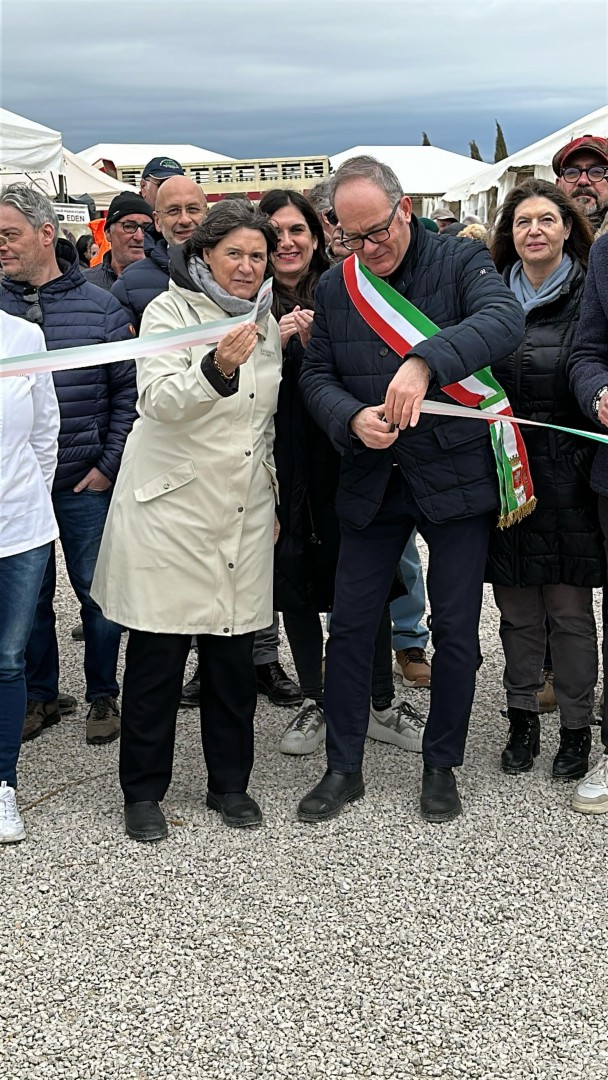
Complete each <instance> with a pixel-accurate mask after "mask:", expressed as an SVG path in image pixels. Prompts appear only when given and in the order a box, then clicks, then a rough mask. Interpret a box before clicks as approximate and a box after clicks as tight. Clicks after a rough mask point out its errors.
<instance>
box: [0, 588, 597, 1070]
mask: <svg viewBox="0 0 608 1080" xmlns="http://www.w3.org/2000/svg"><path fill="white" fill-rule="evenodd" d="M75 621H77V607H76V603H75V601H74V598H73V597H72V595H71V593H70V591H69V589H68V587H67V586H66V585H65V582H63V583H62V587H61V596H60V598H59V625H60V635H61V641H62V657H63V678H62V687H63V688H64V689H65V690H66V691H72V692H74V693H76V694H77V695H78V697H79V700H80V701H81V702H83V680H82V670H81V665H82V646H81V645H78V644H75V643H73V642H72V641H71V639H70V633H69V632H70V629H71V627H72V625H73V624H74V622H75ZM496 625H497V619H496V613H495V610H494V608H493V605H492V603H491V600H490V598H489V596H488V597H487V599H486V605H485V609H484V617H483V627H482V639H483V649H484V653H485V657H486V660H485V663H484V666H483V669H482V671H481V673H480V678H479V688H478V693H477V697H476V701H475V709H474V716H473V720H472V726H471V734H470V738H469V744H468V754H467V760H466V763H465V766H464V768H463V769H462V770H461V771H460V777H459V783H460V788H461V793H462V797H463V802H464V806H465V814H464V816H463V817H462V818H460V819H459V820H458V821H456V822H454V823H452V824H450V825H447V826H437V825H429V824H426V823H424V822H422V821H421V820H420V819H419V817H418V815H417V799H418V782H419V772H420V760H419V759H418V758H417V757H416V756H414V755H408V754H406V753H403V752H401V751H399V750H396V749H393V748H391V747H384V746H380V745H379V744H377V743H369V742H368V744H367V754H366V764H365V776H366V782H367V785H368V794H367V796H366V798H365V800H363V801H362V802H360V803H358V804H356V805H355V806H353V807H351V808H349V809H348V810H347V811H346V812H345V813H344V814H343V815H342V816H341V817H339V818H338V819H337V820H336V821H334V822H333V823H329V824H328V825H326V826H322V827H314V826H304V825H301V824H299V823H298V822H297V821H296V818H295V804H296V802H297V800H298V798H299V797H300V796H301V795H302V794H303V793H304V792H305V791H306V790H307V789H308V788H309V787H310V786H311V785H312V783H313V782H314V781H315V780H316V779H317V778H318V777H319V776H320V774H321V772H322V770H323V761H324V759H323V754H322V751H321V750H319V751H318V752H317V753H316V754H315V755H313V757H312V759H311V758H304V759H296V758H285V757H283V756H282V755H281V754H280V753H279V751H278V744H279V739H280V734H281V731H282V728H283V726H284V724H285V723H286V721H287V719H288V716H289V713H288V712H286V711H285V710H282V709H277V708H273V707H271V706H269V705H268V704H267V703H266V704H265V703H264V701H265V699H263V701H262V702H261V704H260V707H259V709H258V714H257V762H256V767H255V772H254V776H253V780H252V785H251V790H252V792H253V793H254V794H255V795H256V796H258V797H259V799H260V801H261V803H262V806H263V809H264V813H265V824H264V826H263V827H262V828H261V829H259V830H255V831H252V832H245V833H241V832H239V831H237V830H228V829H226V828H225V827H223V826H222V825H221V823H220V821H219V819H218V817H217V815H215V814H213V813H211V812H210V811H208V810H206V809H205V807H204V804H203V793H204V790H205V781H204V767H203V764H202V760H201V753H200V745H199V738H198V733H197V719H196V714H195V713H194V712H192V711H182V712H181V713H180V717H179V730H178V739H177V746H176V763H175V772H174V780H173V785H172V787H171V789H170V791H169V794H168V797H167V799H166V801H165V804H164V805H165V811H166V813H167V816H168V818H169V819H170V822H171V827H170V837H169V840H168V841H167V842H165V843H164V844H161V845H158V846H153V847H146V846H142V845H138V844H135V843H133V842H132V841H129V840H128V839H127V838H126V837H125V836H124V834H123V826H122V814H121V798H120V790H119V786H118V779H117V757H118V753H117V746H116V744H114V745H113V746H111V747H98V748H89V747H87V746H86V745H85V742H84V714H85V708H84V705H81V707H80V709H79V712H78V713H77V714H76V715H74V716H72V717H69V718H67V717H66V718H65V719H64V720H63V722H62V723H61V724H60V725H59V726H57V727H55V728H52V729H50V730H48V731H47V732H46V733H45V734H44V735H43V736H42V737H41V738H39V739H37V740H36V741H35V742H33V743H30V744H28V745H26V747H25V748H24V750H23V753H22V757H21V763H20V791H19V798H20V804H21V807H22V808H23V809H24V817H25V821H26V827H27V831H28V839H27V841H26V842H25V843H24V844H21V845H16V846H14V847H5V848H4V849H3V850H1V851H0V882H1V887H2V894H1V895H2V916H1V919H0V957H1V958H2V962H1V964H0V1065H1V1066H2V1072H1V1073H0V1075H2V1077H3V1078H4V1077H6V1078H7V1080H8V1078H10V1080H47V1078H49V1080H51V1078H52V1080H156V1078H159V1080H161V1078H162V1080H198V1078H200V1080H262V1078H263V1080H266V1078H269V1080H270V1078H273V1080H274V1078H277V1080H278V1078H282V1077H287V1078H289V1080H308V1078H319V1080H320V1078H332V1080H334V1078H335V1080H366V1078H368V1077H369V1078H382V1080H389V1078H390V1080H393V1078H394V1080H410V1078H412V1080H414V1078H415V1080H418V1078H427V1077H442V1078H443V1080H456V1078H466V1080H518V1078H520V1077H521V1078H526V1080H529V1078H536V1077H539V1078H547V1080H562V1078H563V1080H578V1078H580V1080H583V1078H584V1080H606V1077H607V1076H608V952H607V944H606V943H607V934H608V895H607V894H608V889H607V883H608V873H607V863H608V860H607V840H608V815H607V816H605V817H603V818H602V817H599V818H595V819H594V818H585V817H582V816H579V815H576V814H574V813H572V812H571V810H570V809H569V802H570V797H571V791H572V789H571V787H569V786H564V785H556V784H555V783H553V782H552V781H551V779H550V775H549V773H550V763H551V757H552V753H553V752H554V748H555V747H556V744H557V728H558V721H557V720H556V718H555V717H549V718H548V719H547V720H546V721H545V722H544V728H543V740H542V743H543V745H542V752H541V757H540V759H539V760H538V762H537V765H536V768H535V770H534V772H533V773H532V774H530V775H528V776H525V777H521V778H512V777H507V776H504V775H503V774H502V773H501V772H500V771H499V769H498V767H497V761H498V756H499V753H500V750H501V748H502V742H503V739H504V733H505V722H504V721H503V720H502V719H501V717H500V715H499V708H500V706H501V704H502V703H503V701H502V690H501V661H500V645H499V642H498V638H497V633H496ZM284 659H285V662H286V665H287V666H288V654H287V652H285V656H284ZM572 662H573V663H575V662H576V657H573V658H572ZM410 693H411V694H412V699H413V700H415V701H416V702H418V703H422V705H424V703H425V702H426V701H427V700H428V699H427V697H426V696H425V692H424V691H411V692H410ZM594 730H595V735H594V740H595V750H594V752H596V751H597V750H598V745H599V744H598V735H597V728H596V729H594Z"/></svg>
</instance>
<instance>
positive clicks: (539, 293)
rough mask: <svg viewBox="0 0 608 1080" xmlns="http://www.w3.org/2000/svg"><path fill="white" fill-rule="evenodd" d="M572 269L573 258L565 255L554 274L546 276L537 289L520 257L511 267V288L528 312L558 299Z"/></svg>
mask: <svg viewBox="0 0 608 1080" xmlns="http://www.w3.org/2000/svg"><path fill="white" fill-rule="evenodd" d="M571 269H572V259H571V258H570V256H569V255H564V257H563V259H562V261H561V263H560V264H559V266H558V267H557V269H556V270H554V271H553V273H552V274H549V277H548V278H545V280H544V281H543V283H542V285H540V286H539V288H538V289H535V288H534V286H533V285H531V284H530V282H529V281H528V278H527V277H526V275H525V273H524V268H523V263H522V261H521V259H519V260H518V261H517V262H516V263H515V264H514V266H513V267H512V268H511V273H510V275H509V288H510V290H511V292H514V293H515V295H516V297H517V299H518V300H519V302H520V304H521V306H522V307H523V309H524V311H525V312H526V313H527V312H528V311H531V310H532V308H537V307H541V306H542V305H543V304H550V303H551V302H552V301H553V300H557V298H558V296H559V294H560V292H561V291H562V286H563V285H564V282H565V281H566V279H567V277H568V274H569V273H570V271H571Z"/></svg>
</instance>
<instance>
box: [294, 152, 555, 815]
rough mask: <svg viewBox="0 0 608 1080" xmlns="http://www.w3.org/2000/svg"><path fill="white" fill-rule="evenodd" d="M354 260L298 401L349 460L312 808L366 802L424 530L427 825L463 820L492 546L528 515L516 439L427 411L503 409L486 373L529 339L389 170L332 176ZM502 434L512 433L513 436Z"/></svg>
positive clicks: (496, 282)
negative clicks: (384, 634) (389, 635)
mask: <svg viewBox="0 0 608 1080" xmlns="http://www.w3.org/2000/svg"><path fill="white" fill-rule="evenodd" d="M332 197H333V206H334V209H335V211H336V214H337V216H338V219H339V221H340V225H341V228H342V234H343V235H342V239H343V244H344V246H345V247H346V248H347V249H348V250H350V251H351V252H352V253H353V254H352V255H351V256H350V257H349V258H348V259H347V260H346V261H345V263H344V264H343V265H342V266H337V267H334V268H333V269H332V270H330V271H329V272H328V273H327V274H326V275H325V276H324V277H323V278H322V279H321V281H320V283H319V285H318V287H317V293H316V301H315V320H314V325H313V334H312V340H311V343H310V345H309V348H308V351H307V356H306V359H305V363H304V367H303V372H302V380H301V388H302V393H303V396H304V399H305V401H306V404H307V406H308V408H309V410H310V412H311V413H312V415H313V417H314V418H315V420H316V421H317V423H318V424H319V425H320V427H321V428H322V429H323V430H324V431H325V432H327V434H328V435H329V437H330V439H331V440H332V442H333V444H334V446H335V447H336V448H337V449H338V450H339V452H340V454H341V455H342V466H341V476H340V485H339V490H338V495H337V502H336V508H337V511H338V514H339V517H340V520H341V528H342V543H341V550H340V560H339V565H338V572H337V577H336V590H335V604H334V611H333V617H332V625H331V633H330V639H329V642H328V647H327V663H326V676H325V717H326V722H327V763H328V769H327V772H326V773H325V775H324V777H323V779H322V780H321V782H320V783H319V784H318V785H317V786H316V787H315V788H314V789H313V790H312V791H311V792H310V793H309V794H308V795H307V796H306V797H305V798H304V799H303V800H302V801H301V803H300V805H299V807H298V816H299V818H300V820H302V821H310V822H319V821H324V820H326V819H327V818H330V817H333V816H335V815H336V814H337V813H339V811H340V809H341V807H342V806H343V805H344V804H345V803H347V802H352V801H354V800H355V799H358V798H360V797H361V796H362V795H363V794H364V782H363V775H362V760H363V748H364V743H365V736H366V731H367V724H368V718H369V693H370V673H371V662H372V648H373V641H374V638H375V634H376V630H377V627H378V622H379V619H380V615H381V611H382V607H383V605H384V603H385V600H386V597H387V595H388V592H389V589H390V586H391V583H392V580H393V577H394V574H395V572H396V568H397V564H398V562H399V557H400V555H401V552H402V551H403V548H404V547H405V544H406V542H407V540H408V538H409V536H410V534H411V532H412V530H413V529H414V528H417V529H418V531H419V533H420V534H421V536H422V537H423V538H424V539H425V541H426V543H427V544H428V548H429V570H428V592H429V600H430V605H431V615H432V633H433V645H434V649H435V653H434V657H433V664H432V677H431V704H430V712H429V717H428V720H427V723H426V729H425V734H424V740H423V761H424V768H423V778H422V793H421V802H420V808H421V814H422V816H423V817H424V818H425V819H426V820H428V821H438V822H439V821H449V820H451V819H452V818H454V817H456V816H457V815H458V814H459V813H460V812H461V804H460V798H459V795H458V789H457V786H456V780H455V776H454V773H453V768H454V767H457V766H459V765H461V764H462V761H463V756H464V747H465V740H466V735H467V729H468V722H469V716H470V712H471V707H472V702H473V696H474V692H475V675H476V670H477V666H478V660H479V644H478V626H479V617H480V612H481V601H482V583H483V576H484V567H485V560H486V552H487V544H488V537H489V532H490V529H491V527H492V526H493V525H494V524H495V523H496V522H497V518H498V519H500V524H501V525H503V526H504V525H510V524H511V523H512V522H514V521H516V520H518V518H519V517H521V516H522V515H524V514H526V513H528V512H529V511H530V510H531V509H533V506H534V496H533V492H532V486H531V481H530V476H529V470H528V467H527V460H526V457H525V448H524V447H523V443H522V441H521V438H520V437H519V432H518V429H517V428H516V427H515V426H513V425H510V424H506V423H500V422H499V423H496V424H491V425H488V424H487V423H485V422H483V421H481V420H480V422H479V424H477V423H475V422H472V421H465V420H462V419H456V418H453V417H446V416H445V415H443V416H436V415H429V414H427V413H424V414H423V415H421V414H420V408H421V403H422V401H423V399H424V398H427V399H430V400H431V401H437V402H444V403H447V402H449V401H452V402H453V401H454V400H456V401H458V402H459V403H460V404H461V405H462V404H464V405H476V406H479V407H480V408H481V409H489V410H490V411H492V412H493V413H496V415H497V416H500V415H501V414H502V415H508V414H509V411H510V409H509V403H508V401H507V400H506V398H505V396H504V394H503V393H502V391H501V390H500V387H499V386H498V385H497V384H496V383H495V382H494V381H493V379H492V375H491V372H490V371H489V367H490V366H491V365H492V363H494V362H495V361H497V360H498V359H500V358H502V357H503V356H505V355H508V354H509V353H510V352H512V351H513V350H514V349H515V348H516V347H517V345H518V344H519V343H520V341H521V340H522V337H523V329H524V321H523V318H522V311H521V308H520V307H518V305H517V303H516V302H515V301H514V298H513V296H512V294H511V293H510V292H509V290H508V289H507V287H506V285H505V284H504V282H503V281H502V279H501V278H500V276H499V275H498V274H497V272H496V270H495V269H494V266H493V264H492V261H491V259H490V256H489V254H488V252H487V250H486V249H485V247H483V245H481V244H480V243H477V242H475V241H461V240H457V239H454V238H441V237H439V236H436V235H434V234H431V233H429V232H427V231H426V230H424V229H423V228H422V227H419V226H418V223H417V221H416V219H415V217H414V216H413V215H412V204H411V200H410V199H409V198H408V197H407V196H406V195H404V193H403V190H402V188H401V185H400V183H399V180H398V179H397V177H396V176H395V174H394V173H393V172H392V170H391V169H389V168H388V167H387V166H385V165H383V164H381V163H380V162H378V161H376V160H375V159H374V158H370V157H359V158H353V159H351V160H350V161H347V162H345V163H344V165H342V166H341V167H340V169H339V170H338V171H337V173H336V174H335V176H334V177H333V184H332ZM505 429H508V431H507V430H505Z"/></svg>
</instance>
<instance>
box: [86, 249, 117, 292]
mask: <svg viewBox="0 0 608 1080" xmlns="http://www.w3.org/2000/svg"><path fill="white" fill-rule="evenodd" d="M82 274H83V277H84V278H85V279H86V280H87V281H90V282H91V285H99V288H100V289H105V290H106V292H109V291H110V289H111V288H112V286H113V284H114V282H115V281H118V274H117V273H116V270H115V269H114V267H113V266H112V252H111V251H106V253H105V255H104V257H103V259H102V260H101V262H99V263H96V265H95V266H88V267H87V269H86V270H83V271H82Z"/></svg>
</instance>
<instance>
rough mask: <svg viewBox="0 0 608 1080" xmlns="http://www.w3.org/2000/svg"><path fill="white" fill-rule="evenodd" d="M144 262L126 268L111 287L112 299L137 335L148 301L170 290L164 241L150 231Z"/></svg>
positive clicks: (145, 241) (145, 242)
mask: <svg viewBox="0 0 608 1080" xmlns="http://www.w3.org/2000/svg"><path fill="white" fill-rule="evenodd" d="M144 251H145V253H146V254H145V258H143V259H139V260H138V261H137V262H134V263H131V265H130V266H127V267H126V268H125V269H124V270H123V272H122V274H121V276H120V277H119V278H118V279H117V280H116V282H115V284H114V285H113V286H112V296H115V297H116V299H117V300H118V301H120V303H121V304H122V306H123V307H124V309H125V311H126V312H127V314H128V315H129V317H130V319H131V322H132V323H133V325H134V327H135V329H136V330H137V332H138V333H139V327H140V325H141V317H142V315H143V313H144V311H145V309H146V308H147V306H148V304H149V303H150V301H151V300H154V298H155V297H157V296H159V295H160V293H162V292H166V290H167V289H168V288H169V249H168V247H167V241H166V240H164V239H163V237H162V236H160V234H159V233H157V232H156V231H154V230H153V229H151V228H149V229H148V230H147V231H146V233H145V235H144Z"/></svg>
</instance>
